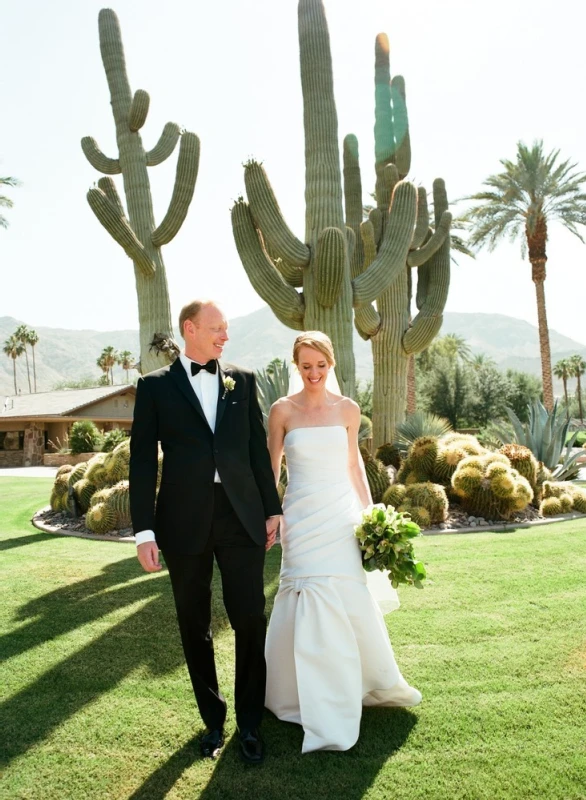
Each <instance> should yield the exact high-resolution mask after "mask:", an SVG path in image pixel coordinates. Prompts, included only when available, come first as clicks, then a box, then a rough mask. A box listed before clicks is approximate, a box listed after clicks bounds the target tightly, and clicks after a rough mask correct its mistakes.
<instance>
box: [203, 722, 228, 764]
mask: <svg viewBox="0 0 586 800" xmlns="http://www.w3.org/2000/svg"><path fill="white" fill-rule="evenodd" d="M223 746H224V731H223V730H222V729H221V728H214V730H211V731H208V732H207V733H204V735H203V736H202V737H201V739H200V740H199V748H200V750H201V754H202V756H203V757H204V758H217V757H218V756H219V755H220V753H221V751H222V747H223Z"/></svg>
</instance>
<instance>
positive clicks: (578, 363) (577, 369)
mask: <svg viewBox="0 0 586 800" xmlns="http://www.w3.org/2000/svg"><path fill="white" fill-rule="evenodd" d="M568 361H569V362H570V369H571V372H570V375H571V376H572V378H576V380H577V382H578V386H577V388H576V395H577V396H578V408H579V410H580V422H581V423H582V424H583V423H584V410H583V408H582V380H581V378H582V375H583V374H584V372H586V360H585V359H584V358H582V356H581V355H578V354H576V355H574V356H570V358H569V359H568Z"/></svg>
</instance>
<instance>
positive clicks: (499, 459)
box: [452, 453, 533, 519]
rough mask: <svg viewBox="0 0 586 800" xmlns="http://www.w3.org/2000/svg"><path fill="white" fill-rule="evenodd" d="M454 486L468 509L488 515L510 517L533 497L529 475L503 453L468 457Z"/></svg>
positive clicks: (457, 470) (460, 465)
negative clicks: (522, 471)
mask: <svg viewBox="0 0 586 800" xmlns="http://www.w3.org/2000/svg"><path fill="white" fill-rule="evenodd" d="M452 488H453V490H454V492H455V494H456V495H457V496H458V499H459V502H460V504H461V505H462V507H463V508H464V509H465V510H466V511H468V512H469V513H471V514H478V515H480V516H482V517H485V518H486V519H510V517H511V516H512V515H513V514H514V513H515V512H516V511H522V510H523V509H524V508H526V507H527V505H529V503H530V502H531V500H532V499H533V490H532V489H531V486H530V485H529V482H528V481H527V479H526V478H524V477H523V476H522V475H520V474H519V472H518V471H517V470H516V469H514V468H513V467H512V466H511V464H510V462H509V460H508V459H507V457H506V456H505V455H503V454H501V453H487V454H486V455H480V456H468V457H466V458H464V459H463V460H462V461H460V463H459V464H458V467H457V468H456V471H455V472H454V474H453V476H452Z"/></svg>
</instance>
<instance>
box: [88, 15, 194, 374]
mask: <svg viewBox="0 0 586 800" xmlns="http://www.w3.org/2000/svg"><path fill="white" fill-rule="evenodd" d="M98 26H99V33H100V50H101V54H102V61H103V64H104V69H105V72H106V79H107V81H108V87H109V89H110V98H111V105H112V112H113V115H114V122H115V125H116V141H117V144H118V157H117V158H109V157H108V156H106V155H104V153H103V152H102V151H101V150H100V148H99V147H98V144H97V143H96V141H95V139H93V138H92V137H90V136H86V137H85V138H83V139H82V141H81V146H82V149H83V152H84V154H85V156H86V158H87V160H88V161H89V162H90V164H91V165H92V166H93V167H94V168H95V169H97V170H98V171H99V172H102V173H103V174H104V175H105V176H106V177H103V178H100V179H99V181H98V185H97V187H95V188H92V189H90V190H89V192H88V195H87V199H88V202H89V205H90V207H91V209H92V211H93V212H94V214H95V215H96V217H97V219H98V221H99V222H100V223H101V224H102V225H103V226H104V228H106V230H107V231H108V233H109V234H110V235H111V236H112V238H113V239H114V240H115V241H116V242H118V244H119V245H120V246H121V247H122V249H123V250H124V251H125V253H126V255H127V256H129V258H131V259H132V261H133V263H134V274H135V279H136V290H137V295H138V317H139V320H140V368H141V372H142V373H143V374H144V373H147V372H151V371H152V370H154V369H157V368H158V367H162V366H164V365H165V364H166V363H168V361H169V360H170V354H171V352H173V349H172V348H170V346H169V342H170V341H171V340H172V335H173V334H172V331H173V328H172V324H171V309H170V304H169V292H168V288H167V276H166V274H165V265H164V263H163V256H162V254H161V247H162V246H163V245H165V244H168V242H170V241H171V240H172V239H173V238H174V237H175V235H176V234H177V233H178V231H179V229H180V228H181V226H182V224H183V222H184V220H185V217H186V215H187V211H188V209H189V205H190V203H191V199H192V197H193V193H194V189H195V183H196V180H197V172H198V168H199V150H200V143H199V139H198V137H197V136H196V135H195V134H194V133H189V132H187V131H183V130H182V129H181V128H180V127H179V125H177V124H176V123H175V122H168V123H167V124H166V125H165V127H164V129H163V132H162V134H161V137H160V139H159V141H158V142H157V144H156V145H155V146H154V147H153V148H152V149H151V150H148V151H146V150H145V149H144V147H143V143H142V139H141V136H140V132H139V131H140V129H141V128H142V126H143V125H144V123H145V121H146V118H147V114H148V110H149V103H150V98H149V95H148V94H147V92H145V91H143V90H142V89H138V91H136V92H135V93H134V95H133V94H132V92H131V89H130V85H129V83H128V77H127V74H126V63H125V58H124V48H123V46H122V36H121V32H120V25H119V22H118V18H117V16H116V14H115V13H114V11H112V10H111V9H108V8H106V9H102V10H101V11H100V13H99V17H98ZM179 140H181V143H180V145H179V158H178V160H177V171H176V177H175V186H174V188H173V194H172V197H171V202H170V204H169V208H168V210H167V213H166V215H165V217H164V219H163V220H162V222H161V223H160V225H159V226H158V227H157V226H156V225H155V218H154V213H153V202H152V198H151V191H150V182H149V176H148V168H149V167H155V166H157V165H158V164H162V163H163V161H165V160H166V159H167V158H169V156H170V155H171V154H172V153H173V150H174V149H175V146H176V145H177V142H178V141H179ZM120 174H121V175H122V180H123V184H124V191H125V194H126V203H127V207H128V216H126V213H125V211H124V207H123V205H122V202H121V200H120V197H119V195H118V191H117V189H116V185H115V183H114V181H113V180H112V178H111V177H110V176H111V175H120Z"/></svg>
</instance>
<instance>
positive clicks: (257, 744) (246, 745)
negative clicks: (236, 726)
mask: <svg viewBox="0 0 586 800" xmlns="http://www.w3.org/2000/svg"><path fill="white" fill-rule="evenodd" d="M238 739H239V743H240V755H241V757H242V759H243V760H244V761H245V762H246V763H247V764H262V762H263V761H264V760H265V745H264V742H263V740H262V737H261V735H260V731H259V729H258V728H253V729H252V730H247V729H246V728H243V729H242V730H241V731H240V733H239V735H238Z"/></svg>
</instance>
